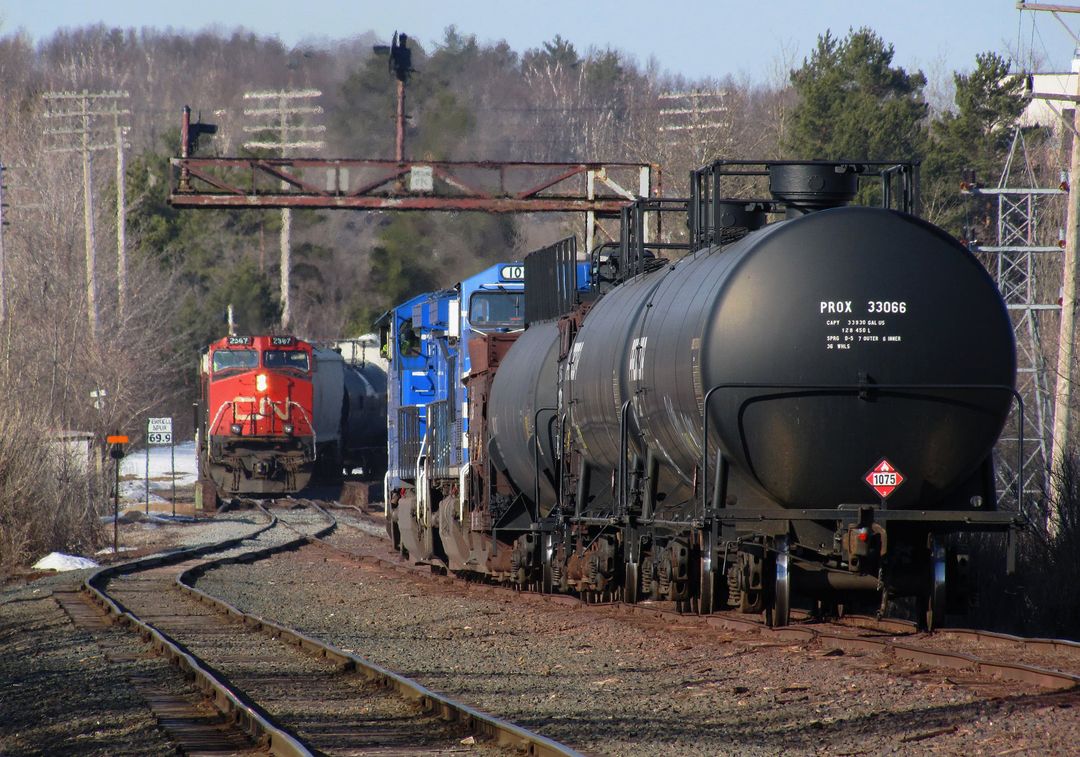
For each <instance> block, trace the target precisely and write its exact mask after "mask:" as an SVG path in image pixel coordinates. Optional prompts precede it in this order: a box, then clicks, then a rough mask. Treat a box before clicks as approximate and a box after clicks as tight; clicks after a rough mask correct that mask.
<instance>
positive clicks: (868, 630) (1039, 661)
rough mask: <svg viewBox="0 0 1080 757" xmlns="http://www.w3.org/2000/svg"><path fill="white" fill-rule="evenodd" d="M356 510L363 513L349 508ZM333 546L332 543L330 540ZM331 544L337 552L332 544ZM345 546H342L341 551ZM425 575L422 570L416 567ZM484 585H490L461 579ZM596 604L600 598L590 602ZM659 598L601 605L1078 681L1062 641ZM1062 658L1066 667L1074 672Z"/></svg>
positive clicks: (998, 673) (1047, 684)
mask: <svg viewBox="0 0 1080 757" xmlns="http://www.w3.org/2000/svg"><path fill="white" fill-rule="evenodd" d="M351 509H352V510H355V511H356V512H357V513H359V514H361V517H363V514H362V511H360V510H359V509H358V508H355V507H352V508H351ZM343 523H345V525H348V526H351V527H357V528H360V529H361V530H363V531H364V532H365V533H370V534H372V535H377V536H380V537H382V536H384V535H385V534H384V533H383V532H382V531H381V530H380V529H378V528H377V527H374V528H373V527H370V526H367V527H364V526H357V525H356V524H354V523H348V522H345V521H343ZM328 546H330V545H328ZM331 548H332V549H339V550H340V549H341V548H339V547H332V546H331ZM344 551H347V550H344ZM362 557H363V559H375V560H382V561H383V563H384V564H385V565H386V566H387V567H391V568H400V562H399V561H393V562H392V561H389V560H386V559H385V558H380V557H377V556H375V555H373V554H372V553H370V552H366V553H364V554H363V555H362ZM417 572H418V573H419V574H420V575H426V572H425V571H423V570H420V571H417ZM466 585H467V586H474V587H475V586H484V587H485V588H486V589H490V588H491V586H490V585H489V584H479V585H477V584H466ZM499 588H500V589H501V590H503V591H507V592H513V593H517V591H516V590H515V589H512V588H508V587H507V588H504V587H499ZM529 596H533V597H545V598H546V599H547V600H548V601H554V602H559V603H562V604H572V605H584V604H586V603H585V602H583V601H582V600H579V599H577V598H574V597H571V596H568V595H529ZM589 604H591V605H594V606H595V605H596V604H597V603H589ZM660 604H661V603H655V604H653V603H639V604H634V605H628V604H624V603H622V602H609V603H603V606H605V607H607V608H610V609H611V610H613V611H615V612H620V613H625V614H627V615H630V616H635V615H636V616H639V617H648V618H653V619H658V620H660V621H662V622H664V623H667V624H671V625H680V626H702V627H713V628H721V629H725V630H728V631H735V632H740V631H752V632H755V633H757V634H760V635H761V636H763V637H764V638H766V639H775V640H778V641H784V642H788V641H797V642H801V643H806V644H809V643H813V644H817V645H820V646H821V647H823V648H825V649H835V650H841V651H845V652H847V651H869V652H880V653H884V654H886V655H888V656H891V657H893V658H895V659H897V660H908V661H911V662H913V663H917V664H921V665H927V666H931V667H935V668H941V669H950V670H963V671H969V672H972V673H975V674H981V675H986V676H990V677H993V678H997V679H1004V680H1007V681H1018V682H1022V683H1027V684H1032V685H1035V686H1038V687H1041V688H1044V689H1048V690H1054V691H1060V690H1068V689H1074V688H1077V687H1078V686H1080V674H1078V673H1077V672H1073V671H1080V643H1077V642H1072V641H1065V640H1059V639H1031V638H1023V637H1018V636H1010V635H1008V634H1001V633H996V632H991V631H979V630H972V629H957V628H946V629H942V630H940V631H937V632H935V633H931V634H928V633H923V632H919V631H918V630H917V629H916V626H915V624H914V623H910V622H907V621H902V620H893V619H880V620H879V619H877V618H872V617H867V616H848V617H846V618H842V619H840V620H838V621H834V622H825V623H821V622H816V621H813V620H812V619H811V618H810V616H809V615H808V614H803V615H801V616H796V617H794V618H793V620H795V622H794V623H793V624H792V625H790V626H786V627H781V628H771V627H769V626H768V625H767V624H766V623H764V622H763V621H762V620H760V619H759V618H757V617H755V616H750V615H745V614H741V613H737V612H734V611H728V612H717V613H714V614H712V615H707V616H698V615H692V614H687V613H681V612H676V611H674V610H672V609H667V608H664V607H662V606H659V605H660ZM1063 663H1067V664H1068V665H1071V667H1072V670H1068V669H1066V668H1065V665H1063Z"/></svg>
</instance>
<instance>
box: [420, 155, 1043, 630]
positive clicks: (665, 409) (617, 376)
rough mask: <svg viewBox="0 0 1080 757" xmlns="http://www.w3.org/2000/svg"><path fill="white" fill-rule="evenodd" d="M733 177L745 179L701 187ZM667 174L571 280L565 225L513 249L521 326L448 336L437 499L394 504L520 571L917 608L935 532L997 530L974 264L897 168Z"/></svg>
mask: <svg viewBox="0 0 1080 757" xmlns="http://www.w3.org/2000/svg"><path fill="white" fill-rule="evenodd" d="M747 176H761V177H762V178H763V179H767V181H768V185H769V196H768V197H766V198H764V199H757V200H754V199H737V200H735V199H727V198H725V196H724V189H725V187H726V186H727V185H728V184H729V183H731V182H734V181H737V180H744V179H745V177H747ZM691 186H692V190H693V191H692V197H691V198H689V200H684V201H681V205H680V201H671V200H668V201H664V200H646V201H640V202H639V203H638V204H637V206H636V207H633V208H630V209H628V210H627V211H626V212H624V217H623V228H624V236H623V240H622V244H621V245H620V246H619V247H618V248H617V249H615V250H613V251H610V252H609V254H605V255H594V260H593V261H592V265H591V267H590V280H589V281H588V286H587V287H585V288H584V291H583V289H582V288H579V284H578V282H579V281H580V280H581V278H580V276H579V267H580V266H579V264H578V262H577V261H576V255H575V254H574V253H573V252H572V247H570V248H569V249H568V245H567V244H563V245H557V246H554V247H552V248H549V249H547V250H544V251H540V252H539V253H534V254H533V255H531V256H529V257H527V258H526V261H525V267H526V294H525V299H526V325H527V328H526V329H525V330H524V331H520V332H515V333H513V334H506V335H485V336H484V337H483V338H480V339H478V340H477V341H476V343H475V344H474V345H473V346H471V347H470V352H471V353H472V354H473V356H474V357H473V361H472V370H471V372H470V373H469V374H468V375H466V376H464V377H463V380H464V383H465V386H466V390H467V395H468V398H469V408H470V417H471V419H472V420H473V422H472V423H471V425H470V426H469V430H468V439H469V466H468V469H467V471H466V472H465V473H464V474H463V475H462V484H461V490H462V492H464V494H463V497H462V501H460V502H455V509H456V510H457V512H458V515H457V517H455V518H454V519H452V520H444V519H443V518H441V517H437V516H436V513H438V512H440V511H441V505H440V503H439V501H438V497H429V498H428V501H427V502H426V503H422V504H421V503H419V502H417V503H416V505H415V506H414V513H415V515H414V517H413V518H412V522H413V523H415V524H417V526H418V527H419V528H420V529H421V531H422V532H423V529H430V530H431V531H432V533H431V534H429V535H427V536H426V539H427V542H426V543H429V544H438V543H440V542H441V543H442V544H444V545H445V544H446V543H447V542H448V541H451V540H453V542H454V543H455V553H456V558H455V556H451V555H449V554H443V555H441V557H443V558H444V559H448V564H449V565H450V567H451V568H453V569H462V570H477V571H479V572H482V573H486V574H488V575H491V576H494V577H496V578H499V579H502V580H505V581H510V582H513V583H515V584H518V585H521V586H535V587H539V588H542V589H544V590H562V591H576V592H579V593H582V594H585V595H588V596H621V598H622V599H623V600H625V601H630V602H633V601H636V600H638V599H640V598H643V597H650V598H655V599H667V600H674V601H676V602H679V603H681V604H682V605H683V606H684V607H685V608H687V609H690V608H696V609H697V610H698V611H700V612H705V613H707V612H711V611H713V610H714V609H716V608H720V607H726V606H731V607H737V608H741V609H742V610H744V611H748V612H764V613H765V614H766V616H767V618H768V619H769V620H771V621H772V622H773V623H776V624H786V623H787V622H788V619H789V611H790V608H791V606H792V602H793V601H797V602H798V603H801V604H803V605H805V606H807V607H808V608H810V609H817V610H819V611H822V612H827V611H834V610H835V609H836V608H837V607H838V606H841V605H845V604H848V605H850V603H853V602H859V603H866V602H874V603H877V604H878V606H879V607H880V608H881V609H882V611H885V610H886V609H887V608H888V606H889V603H890V602H891V601H892V600H894V599H898V598H902V597H913V598H914V599H915V606H916V608H917V616H918V618H919V619H920V620H921V621H922V622H923V623H924V624H926V625H928V626H930V627H934V626H937V625H940V624H941V623H942V620H943V618H944V615H945V613H946V612H947V611H950V610H956V609H961V605H962V600H963V592H962V591H961V590H960V587H961V585H962V583H963V582H962V581H961V580H959V579H960V577H961V576H962V573H963V571H964V566H965V558H964V555H963V554H961V553H960V551H959V550H958V549H957V543H956V537H957V536H958V535H963V534H968V533H972V532H1007V533H1009V534H1010V535H1011V534H1012V533H1013V532H1014V531H1015V529H1017V528H1019V527H1020V526H1021V525H1022V521H1021V519H1020V518H1019V516H1017V515H1016V514H1015V513H1011V512H1005V511H1001V510H999V509H998V503H997V501H996V495H995V480H994V467H993V456H992V455H993V447H994V444H995V441H996V440H997V437H998V435H999V434H1000V432H1001V429H1002V427H1003V425H1004V423H1005V420H1006V417H1007V415H1008V413H1009V412H1010V408H1011V407H1012V405H1013V401H1014V398H1016V396H1017V395H1016V392H1015V389H1014V382H1015V373H1016V358H1015V347H1014V343H1013V336H1012V327H1011V323H1010V319H1009V316H1008V313H1007V310H1006V308H1005V305H1004V304H1003V302H1002V300H1001V297H1000V295H999V293H998V291H997V289H996V287H995V285H994V283H993V281H992V280H991V278H990V277H989V276H988V275H987V273H986V272H985V270H983V268H982V267H981V266H980V264H979V263H978V261H977V260H976V259H975V257H974V256H973V255H972V254H971V253H970V252H969V251H968V250H967V249H965V248H964V247H963V246H962V245H961V244H960V243H959V242H957V241H956V240H955V239H953V238H952V237H950V236H949V235H948V234H946V233H945V232H943V231H942V230H941V229H938V228H936V227H934V226H932V225H930V224H928V223H926V222H925V221H922V220H920V219H919V218H918V217H916V215H915V214H914V211H915V210H916V209H917V171H916V168H915V166H913V165H912V164H903V163H889V164H878V163H834V162H723V163H717V164H714V165H712V166H708V167H706V168H704V169H701V170H699V171H697V172H695V173H694V174H693V175H692V181H691ZM860 188H861V189H862V193H863V195H869V196H874V195H876V197H877V198H878V200H880V204H881V207H869V206H857V205H853V204H852V203H853V200H854V198H855V197H856V196H857V194H859V192H860ZM893 206H896V207H893ZM680 207H681V208H685V211H686V212H687V213H689V226H690V230H691V234H690V237H691V242H690V245H689V247H690V250H689V251H688V253H687V254H685V255H684V256H682V257H681V258H678V259H675V256H674V255H670V256H669V257H670V258H671V259H666V258H665V257H664V256H666V255H668V252H669V251H668V250H665V249H662V248H661V247H662V246H654V247H652V249H648V247H647V246H646V244H645V241H644V237H643V234H642V233H641V232H642V230H643V228H644V227H645V219H646V218H648V214H649V213H651V212H654V211H671V210H672V209H673V208H675V209H678V208H680ZM770 219H772V222H771V223H767V221H768V220H770ZM511 340H512V341H511ZM400 519H401V516H400V514H399V520H400ZM448 529H453V533H452V534H450V533H447V530H448ZM1012 541H1013V540H1010V543H1011V542H1012ZM445 552H446V550H444V553H445ZM434 553H435V557H440V555H439V554H438V550H434Z"/></svg>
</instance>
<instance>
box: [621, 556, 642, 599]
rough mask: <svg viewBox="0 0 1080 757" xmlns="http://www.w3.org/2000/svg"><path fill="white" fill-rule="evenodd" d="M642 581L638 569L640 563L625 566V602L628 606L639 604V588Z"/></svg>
mask: <svg viewBox="0 0 1080 757" xmlns="http://www.w3.org/2000/svg"><path fill="white" fill-rule="evenodd" d="M640 581H641V577H640V573H639V569H638V563H636V562H628V563H625V564H624V565H623V596H622V601H623V602H625V603H626V604H628V605H633V604H637V602H638V587H639V586H640V585H641V583H640Z"/></svg>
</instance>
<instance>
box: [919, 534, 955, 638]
mask: <svg viewBox="0 0 1080 757" xmlns="http://www.w3.org/2000/svg"><path fill="white" fill-rule="evenodd" d="M947 554H948V553H947V552H946V550H945V545H944V544H941V543H939V542H937V541H935V540H934V538H933V537H930V586H929V587H928V591H927V594H926V596H925V597H920V598H919V603H918V605H919V617H918V620H919V622H920V624H922V625H924V626H925V628H926V630H927V631H936V630H937V629H939V628H941V627H942V626H944V625H945V612H946V607H947V606H948V592H947V588H948V587H947V584H946V581H945V568H946V560H947Z"/></svg>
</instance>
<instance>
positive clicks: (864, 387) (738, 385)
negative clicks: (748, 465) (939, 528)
mask: <svg viewBox="0 0 1080 757" xmlns="http://www.w3.org/2000/svg"><path fill="white" fill-rule="evenodd" d="M720 389H795V390H800V391H811V392H814V391H817V392H856V393H864V392H869V391H914V390H926V389H930V390H933V389H993V390H999V391H1006V392H1008V393H1009V394H1011V395H1012V396H1013V398H1014V399H1015V400H1016V404H1017V409H1018V410H1019V411H1020V418H1019V423H1018V426H1019V429H1020V435H1019V440H1018V443H1017V448H1016V487H1017V488H1016V501H1017V510H1018V512H1019V513H1020V515H1021V516H1023V517H1024V519H1025V520H1027V519H1028V518H1027V515H1026V513H1024V398H1023V397H1021V396H1020V392H1018V391H1017V390H1016V387H1014V386H1008V385H1006V384H871V383H867V382H862V383H858V384H788V383H754V382H744V381H734V382H728V383H723V384H716V385H715V386H713V387H710V388H709V391H707V392H705V402H704V407H703V409H702V422H701V432H702V433H701V480H702V485H701V517H702V518H705V517H706V516H707V515H709V514H710V513H709V509H708V505H707V498H708V496H709V402H710V401H711V400H712V398H713V395H714V394H716V392H717V391H719V390H720Z"/></svg>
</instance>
